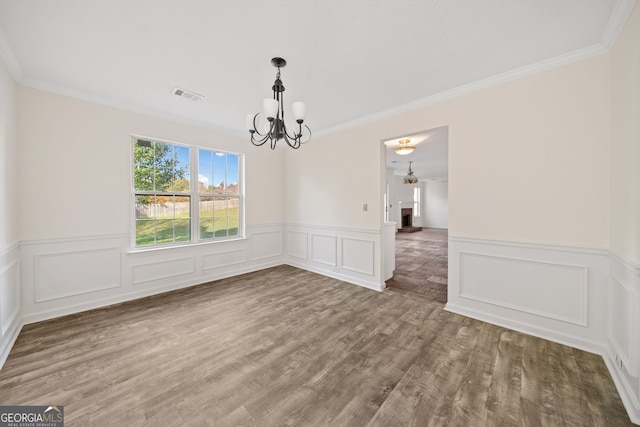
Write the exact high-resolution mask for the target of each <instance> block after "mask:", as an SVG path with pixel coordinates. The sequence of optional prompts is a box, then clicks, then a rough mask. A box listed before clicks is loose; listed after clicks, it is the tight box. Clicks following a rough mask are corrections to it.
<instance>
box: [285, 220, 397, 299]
mask: <svg viewBox="0 0 640 427" xmlns="http://www.w3.org/2000/svg"><path fill="white" fill-rule="evenodd" d="M287 236H288V238H287V254H286V263H287V264H289V265H292V266H294V267H298V268H303V269H305V270H309V271H313V272H315V273H319V274H323V275H325V276H329V277H334V278H336V279H340V280H344V281H345V282H349V283H353V284H355V285H359V286H363V287H366V288H369V289H374V290H377V291H381V290H383V289H384V280H383V279H382V267H381V265H382V263H381V257H382V255H381V254H380V253H378V252H376V248H378V247H380V241H381V231H377V230H376V231H372V230H360V229H348V228H342V227H328V226H310V225H305V224H288V225H287ZM307 254H308V256H307Z"/></svg>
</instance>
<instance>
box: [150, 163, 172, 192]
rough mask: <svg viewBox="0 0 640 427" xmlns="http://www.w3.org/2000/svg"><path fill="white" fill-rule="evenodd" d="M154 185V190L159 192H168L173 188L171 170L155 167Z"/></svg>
mask: <svg viewBox="0 0 640 427" xmlns="http://www.w3.org/2000/svg"><path fill="white" fill-rule="evenodd" d="M155 181H156V185H155V188H154V190H156V191H161V192H164V193H166V192H170V191H171V190H172V188H173V170H172V169H169V168H156V169H155Z"/></svg>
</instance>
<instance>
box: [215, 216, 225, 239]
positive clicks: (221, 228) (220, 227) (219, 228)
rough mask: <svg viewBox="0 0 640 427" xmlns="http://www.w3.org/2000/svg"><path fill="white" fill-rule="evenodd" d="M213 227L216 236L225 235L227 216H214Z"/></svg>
mask: <svg viewBox="0 0 640 427" xmlns="http://www.w3.org/2000/svg"><path fill="white" fill-rule="evenodd" d="M213 229H214V233H215V236H216V237H224V236H226V235H227V217H226V216H225V217H216V218H214V219H213Z"/></svg>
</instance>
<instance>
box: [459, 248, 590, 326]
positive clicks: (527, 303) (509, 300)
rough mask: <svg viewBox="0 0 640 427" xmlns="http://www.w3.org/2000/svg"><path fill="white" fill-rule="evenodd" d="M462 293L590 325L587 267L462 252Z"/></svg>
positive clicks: (480, 299)
mask: <svg viewBox="0 0 640 427" xmlns="http://www.w3.org/2000/svg"><path fill="white" fill-rule="evenodd" d="M459 286H460V296H462V297H465V298H470V299H474V300H476V301H482V302H486V303H489V304H494V305H497V306H502V307H509V308H511V309H514V310H519V311H522V312H526V313H531V314H534V315H538V316H545V317H549V318H551V319H556V320H561V321H565V322H570V323H575V324H576V325H582V326H587V300H588V298H587V286H588V270H587V268H586V267H574V266H568V265H559V264H552V263H544V262H537V261H531V260H521V259H513V258H505V257H496V256H486V255H481V254H474V253H465V252H461V253H460V274H459Z"/></svg>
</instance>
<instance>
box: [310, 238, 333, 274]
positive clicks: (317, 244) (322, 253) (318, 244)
mask: <svg viewBox="0 0 640 427" xmlns="http://www.w3.org/2000/svg"><path fill="white" fill-rule="evenodd" d="M337 260H338V237H337V236H329V235H326V234H312V235H311V261H313V262H319V263H320V264H325V265H328V266H330V267H335V266H337V265H338V264H337Z"/></svg>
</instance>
